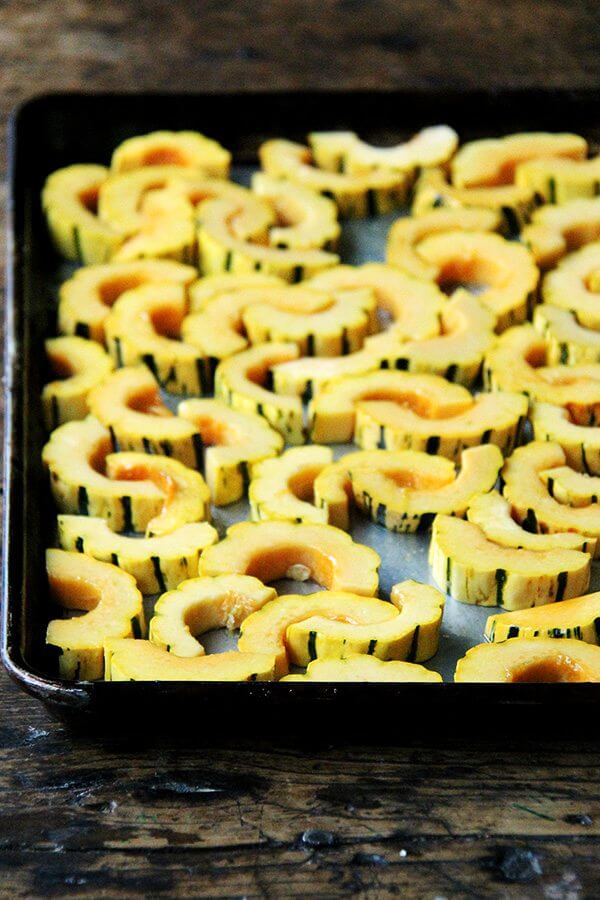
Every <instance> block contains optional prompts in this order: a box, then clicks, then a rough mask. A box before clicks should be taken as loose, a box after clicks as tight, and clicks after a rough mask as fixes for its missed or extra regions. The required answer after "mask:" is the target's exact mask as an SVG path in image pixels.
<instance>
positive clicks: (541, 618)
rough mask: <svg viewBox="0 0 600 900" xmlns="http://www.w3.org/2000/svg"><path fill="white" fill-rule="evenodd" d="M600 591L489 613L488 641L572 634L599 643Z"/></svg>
mask: <svg viewBox="0 0 600 900" xmlns="http://www.w3.org/2000/svg"><path fill="white" fill-rule="evenodd" d="M599 620H600V593H595V594H585V595H584V596H583V597H572V598H571V599H570V600H562V601H561V602H560V603H553V604H552V605H551V606H539V607H537V608H534V609H523V610H520V611H518V612H512V613H511V612H506V613H500V614H499V615H495V616H490V617H489V619H488V620H487V622H486V626H485V636H486V638H487V639H488V641H492V642H493V643H500V642H501V641H506V640H509V639H512V638H521V639H522V640H523V639H524V640H530V639H531V638H538V637H539V638H542V639H543V638H567V639H568V638H575V640H578V641H585V642H586V643H588V644H598V643H600V634H599V631H598V621H599Z"/></svg>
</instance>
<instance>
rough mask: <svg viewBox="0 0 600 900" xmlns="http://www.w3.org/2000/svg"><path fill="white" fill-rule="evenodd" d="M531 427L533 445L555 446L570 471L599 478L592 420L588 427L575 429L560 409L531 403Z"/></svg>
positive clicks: (599, 432)
mask: <svg viewBox="0 0 600 900" xmlns="http://www.w3.org/2000/svg"><path fill="white" fill-rule="evenodd" d="M531 424H532V426H533V434H534V437H535V439H536V441H552V442H554V443H555V444H559V445H560V447H561V448H562V450H563V452H564V454H565V459H566V461H567V463H568V464H569V466H571V468H573V469H576V470H577V471H578V472H586V473H587V474H588V475H600V428H598V427H596V422H595V416H594V417H593V419H592V422H591V424H590V425H579V424H578V423H577V422H574V421H573V419H572V417H571V415H570V413H569V410H568V409H565V408H564V407H562V406H556V405H554V404H552V403H534V404H533V409H532V413H531Z"/></svg>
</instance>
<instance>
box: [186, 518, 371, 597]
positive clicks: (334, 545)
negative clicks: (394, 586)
mask: <svg viewBox="0 0 600 900" xmlns="http://www.w3.org/2000/svg"><path fill="white" fill-rule="evenodd" d="M380 562H381V560H380V557H379V554H378V553H376V552H375V551H374V550H372V549H371V548H370V547H365V546H363V545H362V544H357V543H355V542H354V541H353V540H352V538H351V537H350V535H348V534H346V533H345V532H343V531H341V530H340V529H339V528H332V527H331V525H305V524H298V523H293V522H239V523H238V524H237V525H231V526H230V527H229V528H228V529H227V536H226V538H225V539H224V540H222V541H221V542H220V543H218V544H216V545H215V546H214V547H208V548H207V549H206V550H205V551H204V552H203V554H202V556H201V557H200V566H199V570H198V571H199V574H200V575H226V574H236V573H237V574H239V575H253V576H254V577H256V578H260V580H261V581H262V582H264V583H265V584H268V583H269V582H272V581H276V580H277V579H278V578H292V579H293V580H295V581H297V580H301V581H305V580H306V579H307V578H312V579H313V580H314V581H316V582H317V583H318V584H320V585H322V586H323V587H324V588H326V589H327V590H334V591H349V592H350V593H354V594H361V595H362V596H365V597H372V596H373V595H374V594H375V593H376V592H377V588H378V585H379V576H378V571H379V565H380Z"/></svg>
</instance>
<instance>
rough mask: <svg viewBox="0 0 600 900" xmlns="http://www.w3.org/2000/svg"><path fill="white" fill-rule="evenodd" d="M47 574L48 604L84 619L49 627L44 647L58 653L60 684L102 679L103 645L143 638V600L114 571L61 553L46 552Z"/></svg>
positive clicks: (127, 577) (79, 556) (128, 580)
mask: <svg viewBox="0 0 600 900" xmlns="http://www.w3.org/2000/svg"><path fill="white" fill-rule="evenodd" d="M46 570H47V573H48V582H49V585H50V594H51V597H52V599H53V600H55V601H56V602H57V603H58V604H60V606H62V607H63V608H64V609H67V610H79V611H81V612H83V613H84V615H81V616H76V617H74V618H68V619H52V620H51V621H50V622H49V623H48V629H47V631H46V643H47V644H49V645H50V646H51V647H55V648H57V649H58V653H59V658H58V664H59V672H60V676H61V678H66V679H70V680H72V679H78V680H80V681H92V680H94V679H97V678H102V676H103V674H104V651H103V645H104V641H105V640H106V639H107V638H111V637H114V638H132V637H134V636H138V637H141V635H142V634H143V633H144V630H145V624H144V608H143V603H142V595H141V593H140V592H139V590H138V589H137V587H136V584H135V580H134V579H133V578H132V576H131V575H128V574H127V572H123V571H122V570H121V569H118V568H117V567H116V566H111V565H109V564H108V563H104V562H98V560H96V559H92V557H91V556H85V555H84V554H82V553H68V552H66V551H65V550H47V551H46Z"/></svg>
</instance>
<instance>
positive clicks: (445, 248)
mask: <svg viewBox="0 0 600 900" xmlns="http://www.w3.org/2000/svg"><path fill="white" fill-rule="evenodd" d="M417 250H418V253H419V255H420V256H421V257H422V258H423V259H424V260H425V262H426V263H428V264H429V265H431V266H433V267H434V268H436V269H437V275H436V279H435V280H436V281H437V283H438V284H439V285H441V286H442V287H443V286H445V285H446V286H447V285H449V286H454V285H456V284H461V283H468V284H472V285H478V286H483V290H482V291H481V292H480V293H479V294H478V297H479V300H480V301H481V302H482V303H483V304H484V305H485V306H487V307H488V309H490V310H491V311H492V313H493V314H494V315H495V316H496V331H498V332H501V331H504V330H505V329H506V328H508V327H509V326H510V325H515V324H517V323H518V322H522V321H524V320H525V319H527V318H528V316H530V314H531V313H532V311H533V307H534V305H535V303H536V299H537V285H538V280H539V272H538V269H537V266H536V265H535V263H534V261H533V257H532V255H531V253H530V252H529V250H527V248H526V247H524V246H523V245H522V244H518V243H515V242H514V241H507V240H505V239H504V238H503V237H501V236H500V235H499V234H492V233H490V232H487V231H486V232H484V231H444V232H442V233H441V234H434V235H431V237H428V238H425V239H424V240H423V241H421V242H420V243H419V244H418V245H417Z"/></svg>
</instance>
